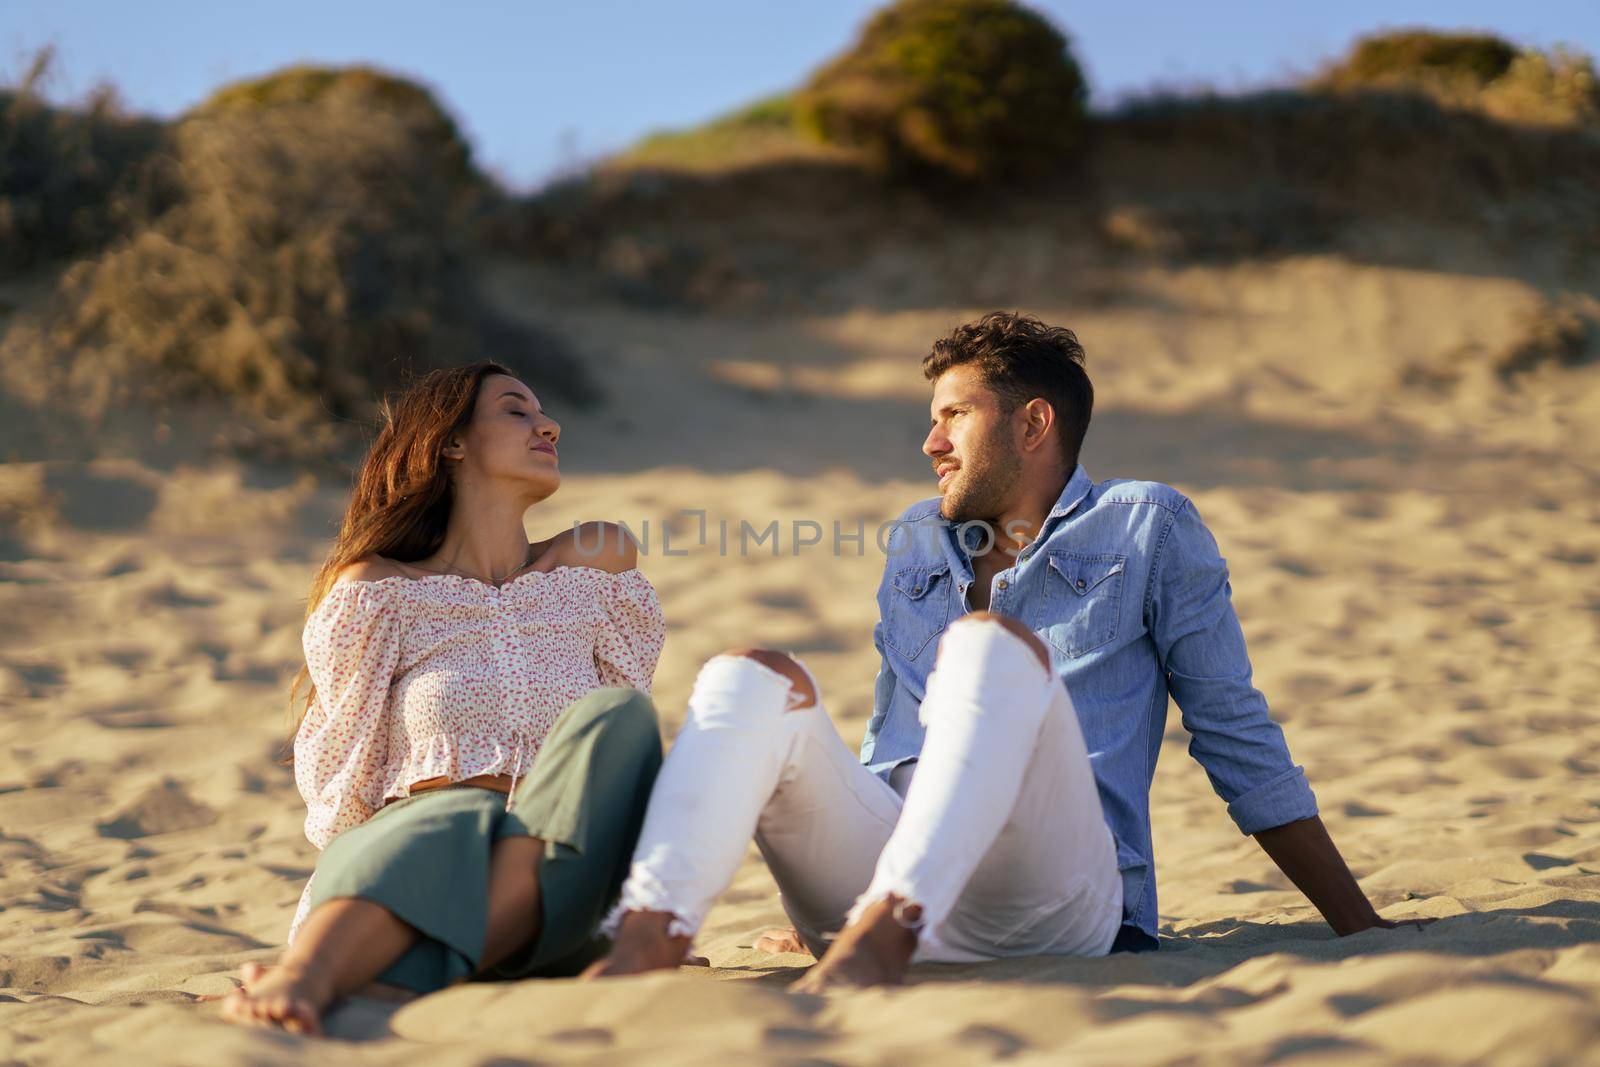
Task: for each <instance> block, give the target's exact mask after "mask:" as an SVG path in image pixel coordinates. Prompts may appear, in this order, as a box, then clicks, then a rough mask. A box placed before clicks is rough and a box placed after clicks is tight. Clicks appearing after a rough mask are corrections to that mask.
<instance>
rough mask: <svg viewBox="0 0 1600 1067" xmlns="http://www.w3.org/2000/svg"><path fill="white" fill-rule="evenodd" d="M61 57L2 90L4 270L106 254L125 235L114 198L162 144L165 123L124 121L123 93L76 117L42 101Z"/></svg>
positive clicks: (43, 57) (103, 94)
mask: <svg viewBox="0 0 1600 1067" xmlns="http://www.w3.org/2000/svg"><path fill="white" fill-rule="evenodd" d="M53 58H54V54H53V53H52V52H51V50H49V49H44V50H42V51H40V52H39V53H38V54H37V55H35V56H34V58H33V60H32V62H31V64H30V66H29V68H28V70H27V72H26V73H25V74H24V75H23V77H22V78H21V79H20V80H19V81H18V83H17V84H16V85H15V86H13V87H11V88H8V89H0V271H16V270H24V269H27V268H29V267H33V266H36V265H38V264H40V263H43V262H47V261H49V260H52V259H56V258H59V257H62V256H66V255H72V254H81V253H83V252H85V251H88V250H90V249H93V248H98V247H101V246H102V245H104V244H105V243H106V242H108V241H109V240H111V238H112V236H113V235H114V234H115V233H116V232H117V228H118V219H117V217H116V213H115V212H114V210H113V209H112V205H113V195H112V194H113V191H114V190H115V189H116V188H117V187H118V186H119V185H121V184H122V183H123V182H124V181H125V180H126V178H127V177H128V175H129V174H130V172H132V171H133V170H134V169H135V168H136V166H137V164H138V163H139V162H140V161H142V160H143V159H145V158H146V157H147V156H149V154H150V153H151V152H152V151H153V150H154V149H155V148H156V147H157V146H158V145H159V144H160V143H161V139H162V133H161V128H160V126H159V124H157V123H155V122H151V121H148V120H144V119H137V118H132V117H130V116H127V115H125V114H123V112H122V110H121V108H120V107H119V105H118V103H117V99H116V96H115V94H113V93H112V92H110V91H109V90H105V89H102V90H99V91H97V92H96V93H94V94H93V95H92V96H91V97H90V99H89V101H88V102H87V106H86V107H85V108H83V109H82V110H78V111H73V110H67V109H63V108H55V107H50V106H48V105H47V104H45V103H44V102H43V101H42V100H41V99H40V97H39V86H40V84H41V83H42V82H43V81H44V80H45V79H46V78H47V76H48V74H49V71H50V65H51V62H52V60H53Z"/></svg>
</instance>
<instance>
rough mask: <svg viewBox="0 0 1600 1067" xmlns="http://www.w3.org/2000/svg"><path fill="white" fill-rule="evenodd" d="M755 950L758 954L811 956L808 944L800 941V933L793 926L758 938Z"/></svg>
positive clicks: (771, 931) (772, 931) (768, 932)
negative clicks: (774, 953)
mask: <svg viewBox="0 0 1600 1067" xmlns="http://www.w3.org/2000/svg"><path fill="white" fill-rule="evenodd" d="M755 948H756V951H757V952H788V953H797V954H799V955H803V956H809V955H811V949H809V948H807V947H806V943H805V942H804V941H802V940H800V931H799V930H796V929H795V928H794V927H792V926H791V927H789V928H788V929H787V930H768V931H767V932H766V933H764V934H762V935H761V936H760V937H758V938H756V943H755Z"/></svg>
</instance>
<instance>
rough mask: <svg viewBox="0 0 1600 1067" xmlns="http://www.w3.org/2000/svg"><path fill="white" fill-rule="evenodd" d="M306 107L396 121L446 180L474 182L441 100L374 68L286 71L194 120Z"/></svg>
mask: <svg viewBox="0 0 1600 1067" xmlns="http://www.w3.org/2000/svg"><path fill="white" fill-rule="evenodd" d="M305 106H317V107H326V108H330V109H333V110H336V111H349V112H351V113H352V114H353V115H357V116H359V115H367V116H371V117H374V118H376V117H378V116H387V117H388V118H390V119H393V120H397V121H398V122H400V123H402V124H404V126H405V127H406V129H408V130H409V131H410V133H411V135H412V137H413V138H414V139H415V140H416V142H417V144H418V145H419V147H420V148H422V149H424V150H426V151H428V152H430V153H431V154H432V155H433V157H434V158H435V159H436V161H437V163H438V166H439V168H440V173H441V174H442V175H443V176H444V177H446V178H447V179H449V180H451V181H461V182H465V181H468V180H470V179H472V178H473V176H474V175H473V168H472V150H471V148H470V146H468V144H467V142H466V140H465V139H464V138H463V137H462V136H461V130H460V128H459V127H458V126H457V125H456V121H455V119H453V118H452V117H451V116H450V113H449V112H448V111H447V110H446V109H445V107H444V105H442V104H441V103H440V102H439V100H438V98H436V97H435V96H434V95H433V93H431V92H430V91H429V90H428V89H426V88H424V87H423V86H421V85H419V84H417V83H416V82H414V81H411V80H410V79H407V78H402V77H400V76H398V75H395V74H389V73H386V72H384V71H381V70H377V69H375V68H372V67H366V66H351V67H318V66H308V65H302V66H293V67H285V68H284V69H282V70H279V71H274V72H273V73H271V74H267V75H263V76H262V77H260V78H250V79H246V80H244V81H238V82H233V83H232V84H229V85H225V86H223V87H222V88H220V89H218V90H217V91H216V92H214V93H212V94H211V96H210V97H208V98H207V99H206V100H205V101H204V102H203V103H201V104H200V105H199V106H198V107H196V108H195V109H194V110H193V111H192V112H191V113H190V114H191V115H192V116H195V117H217V116H221V115H229V114H232V115H241V116H243V115H251V114H258V113H261V112H263V111H267V110H271V109H274V108H280V107H305Z"/></svg>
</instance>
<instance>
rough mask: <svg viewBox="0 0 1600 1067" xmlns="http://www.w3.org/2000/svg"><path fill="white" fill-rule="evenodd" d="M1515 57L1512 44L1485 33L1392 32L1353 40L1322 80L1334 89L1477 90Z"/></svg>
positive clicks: (1501, 72)
mask: <svg viewBox="0 0 1600 1067" xmlns="http://www.w3.org/2000/svg"><path fill="white" fill-rule="evenodd" d="M1516 58H1517V48H1516V46H1515V45H1513V44H1512V43H1511V42H1509V41H1507V40H1504V39H1503V38H1500V37H1495V36H1492V35H1490V34H1486V33H1436V32H1434V31H1432V30H1396V31H1390V32H1385V33H1374V34H1370V35H1368V36H1366V37H1363V38H1361V39H1360V40H1358V41H1356V43H1355V45H1354V46H1353V47H1352V48H1351V49H1350V54H1349V55H1347V56H1345V57H1344V58H1343V59H1342V60H1340V61H1339V62H1338V63H1336V64H1335V65H1334V66H1333V67H1332V68H1330V69H1329V71H1328V74H1327V77H1328V81H1329V83H1330V84H1332V85H1335V86H1339V87H1353V86H1361V85H1393V84H1396V83H1400V82H1416V83H1424V84H1429V83H1438V82H1447V83H1459V84H1467V85H1471V86H1473V87H1475V88H1479V89H1481V88H1483V87H1484V86H1486V85H1488V84H1489V83H1490V82H1492V81H1494V80H1495V79H1496V78H1498V77H1500V76H1501V75H1502V74H1504V73H1505V72H1506V71H1507V70H1509V69H1510V68H1511V64H1512V61H1513V60H1515V59H1516Z"/></svg>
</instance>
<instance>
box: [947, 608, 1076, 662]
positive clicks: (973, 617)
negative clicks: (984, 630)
mask: <svg viewBox="0 0 1600 1067" xmlns="http://www.w3.org/2000/svg"><path fill="white" fill-rule="evenodd" d="M980 625H999V626H1001V627H1003V628H1004V629H1006V630H1007V631H1009V632H1010V633H1012V634H1014V635H1015V636H1016V637H1017V638H1018V639H1019V640H1021V641H1022V643H1023V644H1025V645H1027V646H1028V650H1029V651H1031V652H1032V653H1033V654H1034V656H1035V657H1037V658H1038V660H1039V662H1040V663H1041V664H1042V665H1043V666H1044V669H1045V670H1049V669H1050V650H1049V649H1048V648H1046V647H1045V644H1044V642H1043V641H1041V640H1039V637H1038V635H1037V634H1035V633H1034V632H1033V631H1032V630H1030V629H1028V628H1027V627H1026V626H1024V625H1023V624H1022V623H1020V622H1018V621H1017V620H1016V619H1013V618H1011V617H1010V616H1009V615H1001V614H999V613H997V612H993V611H971V612H968V613H967V614H965V615H963V616H961V617H960V618H958V619H956V621H955V622H953V623H951V624H950V629H954V628H955V627H957V626H980ZM945 632H946V633H948V632H949V630H946V631H945ZM942 643H943V642H942V640H941V645H942Z"/></svg>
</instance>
